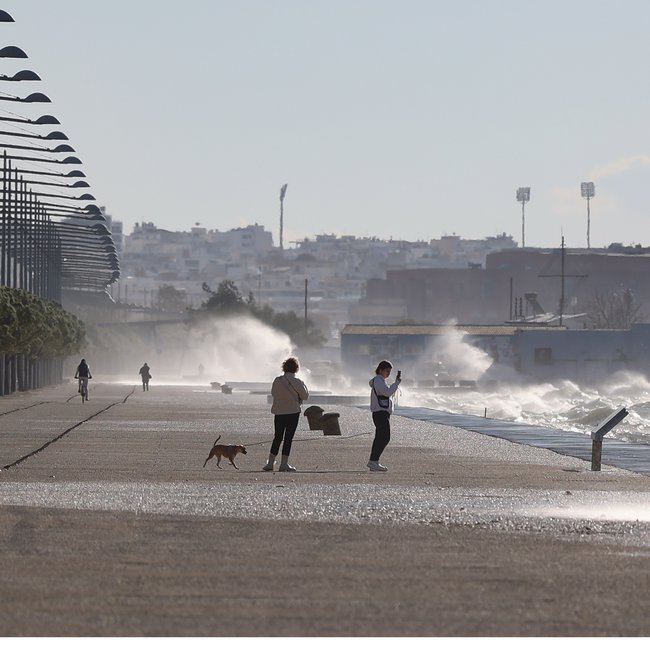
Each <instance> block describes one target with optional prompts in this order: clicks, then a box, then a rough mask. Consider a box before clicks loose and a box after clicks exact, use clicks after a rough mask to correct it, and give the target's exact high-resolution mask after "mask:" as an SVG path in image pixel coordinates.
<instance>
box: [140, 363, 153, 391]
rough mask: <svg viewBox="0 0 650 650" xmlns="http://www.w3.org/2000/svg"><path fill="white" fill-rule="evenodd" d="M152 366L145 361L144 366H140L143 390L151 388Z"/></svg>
mask: <svg viewBox="0 0 650 650" xmlns="http://www.w3.org/2000/svg"><path fill="white" fill-rule="evenodd" d="M150 370H151V368H149V366H148V365H147V362H146V361H145V362H144V366H142V368H140V371H139V374H140V375H142V390H143V391H145V390H149V380H150V379H151V372H150Z"/></svg>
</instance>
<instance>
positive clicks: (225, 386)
mask: <svg viewBox="0 0 650 650" xmlns="http://www.w3.org/2000/svg"><path fill="white" fill-rule="evenodd" d="M221 392H222V393H223V394H224V395H232V386H228V384H223V386H222V387H221Z"/></svg>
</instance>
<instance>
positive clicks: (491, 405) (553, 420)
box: [397, 372, 650, 445]
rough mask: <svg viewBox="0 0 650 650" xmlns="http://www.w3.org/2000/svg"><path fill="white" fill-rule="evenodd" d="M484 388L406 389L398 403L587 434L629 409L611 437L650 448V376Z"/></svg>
mask: <svg viewBox="0 0 650 650" xmlns="http://www.w3.org/2000/svg"><path fill="white" fill-rule="evenodd" d="M478 386H479V387H478V388H477V389H476V390H474V389H439V390H434V389H431V390H422V389H416V388H411V387H408V386H404V387H403V388H400V391H399V393H398V397H397V400H398V405H399V404H402V405H403V406H418V407H427V408H432V409H437V410H440V411H446V412H448V413H461V414H464V415H476V416H480V417H488V418H494V419H501V420H508V421H512V422H519V423H527V424H531V425H537V426H542V427H549V428H552V429H559V430H562V431H575V432H580V433H584V434H585V435H586V436H589V435H590V434H591V432H592V431H593V430H595V429H596V428H597V427H598V424H599V423H600V422H602V421H603V420H604V419H606V418H607V417H608V416H609V415H611V414H612V413H613V412H614V411H615V410H617V409H618V408H620V407H621V406H624V407H625V408H626V409H627V411H628V413H629V414H628V416H627V417H626V418H625V419H624V420H623V421H622V422H621V423H619V424H618V425H617V426H616V427H615V428H614V429H613V430H612V431H611V432H610V433H608V434H607V435H608V437H611V438H616V439H618V440H624V441H628V442H634V443H641V444H648V445H650V381H648V379H647V378H646V377H645V376H644V375H641V374H636V373H630V372H620V373H617V374H615V375H612V376H611V377H609V378H607V380H605V381H603V382H602V383H601V384H599V385H598V386H580V385H579V384H577V383H575V382H573V381H568V380H557V381H554V382H544V383H527V384H523V383H521V382H518V383H507V382H505V383H504V382H497V383H496V384H495V385H493V384H492V383H490V384H488V385H487V386H486V387H483V388H481V387H480V386H481V383H480V381H479V382H478ZM488 386H489V387H488Z"/></svg>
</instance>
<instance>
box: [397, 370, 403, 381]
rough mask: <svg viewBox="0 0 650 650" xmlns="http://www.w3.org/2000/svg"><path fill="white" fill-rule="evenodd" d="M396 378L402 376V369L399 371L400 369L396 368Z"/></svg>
mask: <svg viewBox="0 0 650 650" xmlns="http://www.w3.org/2000/svg"><path fill="white" fill-rule="evenodd" d="M397 378H398V379H401V378H402V371H401V370H398V371H397Z"/></svg>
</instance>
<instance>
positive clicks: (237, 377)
mask: <svg viewBox="0 0 650 650" xmlns="http://www.w3.org/2000/svg"><path fill="white" fill-rule="evenodd" d="M291 353H292V346H291V340H290V339H289V337H288V336H287V335H286V334H284V333H283V332H280V331H278V330H275V329H273V328H271V327H269V326H268V325H266V324H264V323H262V322H261V321H259V320H256V319H254V318H251V317H248V316H230V317H226V318H210V319H208V320H206V321H204V322H202V323H201V324H200V325H198V326H196V327H194V328H193V329H192V334H191V339H190V340H188V341H187V342H186V347H185V350H184V357H183V363H182V366H181V374H186V375H187V374H193V371H194V372H195V370H194V369H195V368H197V367H198V365H199V364H201V365H202V366H203V367H204V369H205V372H206V373H208V374H209V375H210V377H213V378H214V379H215V380H216V381H219V382H221V383H223V382H225V381H249V382H266V381H268V382H271V381H272V380H273V377H275V376H276V375H278V374H279V373H280V372H281V365H282V362H283V361H284V359H286V358H287V357H288V356H290V355H291Z"/></svg>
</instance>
